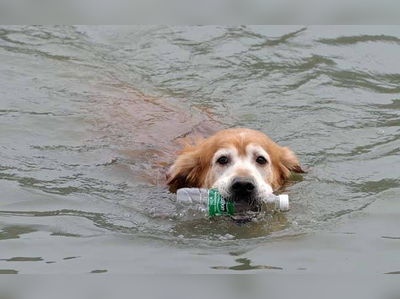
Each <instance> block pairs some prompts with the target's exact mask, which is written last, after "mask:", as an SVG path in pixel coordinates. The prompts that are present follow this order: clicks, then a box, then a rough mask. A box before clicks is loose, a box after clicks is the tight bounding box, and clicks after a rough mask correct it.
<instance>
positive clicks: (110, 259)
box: [0, 26, 400, 273]
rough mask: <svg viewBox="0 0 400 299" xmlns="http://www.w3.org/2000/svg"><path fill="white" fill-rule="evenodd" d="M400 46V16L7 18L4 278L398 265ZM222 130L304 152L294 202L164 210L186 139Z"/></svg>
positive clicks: (0, 165) (0, 256) (3, 42)
mask: <svg viewBox="0 0 400 299" xmlns="http://www.w3.org/2000/svg"><path fill="white" fill-rule="evenodd" d="M399 53H400V27H396V26H392V27H389V26H372V27H368V26H362V27H351V26H340V27H318V26H317V27H312V26H311V27H301V26H297V27H296V26H283V27H260V26H254V27H207V26H206V27H202V26H195V27H179V26H174V27H165V26H154V27H140V26H136V27H132V26H117V27H110V26H101V27H85V26H77V27H66V26H55V27H50V26H49V27H32V26H29V27H10V26H2V27H0V62H1V63H0V84H1V88H0V190H1V191H2V192H1V195H0V246H1V248H2V249H1V253H0V273H136V272H139V273H147V272H150V273H165V272H196V273H197V272H210V273H229V272H240V271H245V272H246V273H247V272H255V273H262V272H267V273H270V272H271V273H275V272H277V273H315V272H318V273H330V272H363V273H364V272H369V273H395V272H398V271H399V270H400V258H399V257H400V254H399V250H400V241H399V238H400V230H399V229H398V228H399V227H400V217H399V216H400V209H399V208H400V206H399V197H400V188H399V183H400V179H399V178H400V167H399V165H400V150H399V148H400V71H399V70H400V54H399ZM227 127H249V128H253V129H257V130H260V131H262V132H264V133H266V134H268V135H269V136H270V137H271V138H272V139H274V140H275V141H276V142H277V143H279V144H280V145H285V146H289V147H291V148H292V149H293V150H294V151H295V152H297V154H298V156H299V159H300V161H301V163H302V165H303V166H304V168H306V169H307V171H308V173H307V174H306V175H304V176H297V177H295V178H294V179H293V180H292V181H291V182H289V183H288V184H287V185H286V186H285V188H284V190H283V191H284V192H286V193H288V194H289V195H290V198H291V208H292V209H291V211H290V212H289V213H286V214H285V215H276V216H274V217H269V218H266V219H263V220H262V221H259V222H258V223H249V224H246V225H236V224H234V223H232V222H230V221H227V220H224V219H218V220H217V221H213V222H210V221H205V220H204V221H195V222H190V223H184V222H177V221H176V220H172V219H171V217H170V216H171V215H172V212H173V210H174V205H173V203H172V202H171V198H172V196H171V195H170V194H168V192H167V188H166V187H165V186H164V175H165V171H166V169H167V166H168V165H169V164H170V163H171V162H172V161H173V158H174V153H176V151H177V149H179V141H180V140H181V139H182V137H184V136H195V135H205V136H207V135H210V134H212V133H213V132H215V131H217V130H219V129H222V128H227ZM227 234H228V235H227ZM232 236H233V237H232Z"/></svg>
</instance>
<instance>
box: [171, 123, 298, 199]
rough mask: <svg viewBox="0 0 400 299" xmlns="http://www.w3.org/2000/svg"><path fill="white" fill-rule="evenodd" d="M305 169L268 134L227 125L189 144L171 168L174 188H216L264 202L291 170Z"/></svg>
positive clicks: (232, 196)
mask: <svg viewBox="0 0 400 299" xmlns="http://www.w3.org/2000/svg"><path fill="white" fill-rule="evenodd" d="M292 171H293V172H297V173H304V171H303V170H302V169H301V166H300V164H299V161H298V159H297V157H296V155H295V154H294V153H293V152H292V151H291V150H290V149H289V148H287V147H280V146H279V145H277V144H276V143H275V142H273V141H272V140H271V139H270V138H268V137H267V136H266V135H264V134H262V133H260V132H257V131H254V130H249V129H227V130H223V131H220V132H218V133H217V134H215V135H213V136H211V137H209V138H207V139H204V140H201V141H198V142H197V143H196V144H195V145H190V144H186V146H185V147H184V149H183V150H182V151H181V152H180V155H179V157H178V158H177V160H176V161H175V163H174V164H173V165H172V167H171V168H170V170H169V172H168V184H169V185H170V186H171V187H172V189H178V188H182V187H197V188H215V189H217V190H218V191H219V192H220V193H221V194H222V196H223V197H225V198H230V199H233V200H234V201H244V202H248V203H251V204H259V203H262V202H263V201H264V200H265V199H266V198H267V197H268V195H270V194H271V193H272V192H273V191H274V190H276V189H278V188H279V187H281V186H282V184H283V182H284V181H285V180H286V179H287V178H288V177H289V176H290V173H291V172H292Z"/></svg>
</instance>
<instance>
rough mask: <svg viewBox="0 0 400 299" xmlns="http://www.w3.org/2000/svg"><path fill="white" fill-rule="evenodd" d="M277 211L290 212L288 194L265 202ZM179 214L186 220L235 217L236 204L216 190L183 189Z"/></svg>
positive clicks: (179, 198)
mask: <svg viewBox="0 0 400 299" xmlns="http://www.w3.org/2000/svg"><path fill="white" fill-rule="evenodd" d="M265 203H266V204H272V205H273V207H272V208H273V209H274V210H275V211H281V212H285V211H288V210H289V196H288V195H287V194H281V195H274V194H271V195H270V196H269V197H268V198H267V199H266V201H265ZM176 205H177V212H176V213H175V217H177V218H179V219H185V220H194V219H204V218H207V217H209V218H211V217H213V216H224V215H230V216H233V215H235V203H234V202H233V201H230V200H227V199H224V198H223V197H222V196H221V194H220V193H219V192H218V190H216V189H209V190H208V189H198V188H182V189H179V190H178V191H177V200H176Z"/></svg>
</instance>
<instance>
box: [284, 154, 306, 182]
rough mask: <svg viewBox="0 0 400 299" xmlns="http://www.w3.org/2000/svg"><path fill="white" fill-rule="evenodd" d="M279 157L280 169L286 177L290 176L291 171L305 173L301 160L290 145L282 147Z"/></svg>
mask: <svg viewBox="0 0 400 299" xmlns="http://www.w3.org/2000/svg"><path fill="white" fill-rule="evenodd" d="M279 158H280V169H281V172H282V176H283V178H284V179H287V178H289V177H290V173H291V172H295V173H305V171H304V170H303V169H302V168H301V166H300V162H299V160H298V159H297V157H296V155H295V153H293V152H292V151H291V150H290V149H289V148H288V147H281V152H280V157H279Z"/></svg>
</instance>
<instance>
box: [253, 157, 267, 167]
mask: <svg viewBox="0 0 400 299" xmlns="http://www.w3.org/2000/svg"><path fill="white" fill-rule="evenodd" d="M256 162H257V163H258V164H261V165H264V164H266V163H267V162H268V161H267V159H265V158H264V157H262V156H259V157H257V159H256Z"/></svg>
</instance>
